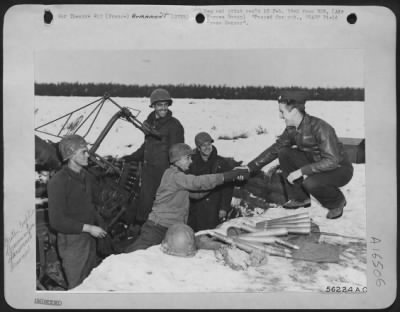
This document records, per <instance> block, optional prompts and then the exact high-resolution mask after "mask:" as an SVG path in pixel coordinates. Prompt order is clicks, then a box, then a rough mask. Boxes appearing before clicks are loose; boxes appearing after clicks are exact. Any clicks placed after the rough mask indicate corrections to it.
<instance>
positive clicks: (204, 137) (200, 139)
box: [194, 132, 214, 147]
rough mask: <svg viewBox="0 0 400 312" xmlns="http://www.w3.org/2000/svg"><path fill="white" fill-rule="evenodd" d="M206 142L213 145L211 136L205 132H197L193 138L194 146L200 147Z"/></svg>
mask: <svg viewBox="0 0 400 312" xmlns="http://www.w3.org/2000/svg"><path fill="white" fill-rule="evenodd" d="M206 142H211V143H214V140H213V138H212V137H211V135H209V134H208V133H207V132H199V133H198V134H196V136H195V137H194V143H195V144H196V146H198V147H199V146H201V145H203V144H204V143H206Z"/></svg>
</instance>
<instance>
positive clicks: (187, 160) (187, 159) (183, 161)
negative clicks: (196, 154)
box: [175, 155, 192, 171]
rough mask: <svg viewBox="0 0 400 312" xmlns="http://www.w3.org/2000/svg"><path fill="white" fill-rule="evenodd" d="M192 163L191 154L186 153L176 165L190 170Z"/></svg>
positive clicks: (184, 169)
mask: <svg viewBox="0 0 400 312" xmlns="http://www.w3.org/2000/svg"><path fill="white" fill-rule="evenodd" d="M191 163H192V157H191V155H186V156H183V157H181V159H179V160H178V161H177V162H176V163H175V165H176V166H178V167H179V168H181V170H183V171H187V170H189V167H190V164H191Z"/></svg>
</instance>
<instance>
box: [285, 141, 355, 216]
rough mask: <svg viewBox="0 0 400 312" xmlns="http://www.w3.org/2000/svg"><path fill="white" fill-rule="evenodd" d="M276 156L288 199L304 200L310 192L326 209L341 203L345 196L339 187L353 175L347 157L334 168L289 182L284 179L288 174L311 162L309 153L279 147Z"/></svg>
mask: <svg viewBox="0 0 400 312" xmlns="http://www.w3.org/2000/svg"><path fill="white" fill-rule="evenodd" d="M278 158H279V165H280V167H281V170H282V173H283V176H284V178H285V179H284V180H285V189H286V190H287V196H288V199H295V200H298V201H304V200H305V199H306V198H309V195H310V194H311V195H312V196H313V197H315V198H316V199H317V200H318V201H319V202H320V204H321V205H322V206H323V207H325V208H327V209H334V208H337V207H339V206H340V205H343V203H344V202H345V197H344V195H343V193H342V191H341V190H340V187H342V186H344V185H346V184H347V183H348V182H349V181H350V180H351V178H352V177H353V165H352V164H351V163H350V162H349V161H348V160H347V159H345V160H344V161H342V162H341V163H340V164H339V167H338V168H336V169H333V170H330V171H324V172H320V173H316V174H313V175H310V176H308V177H306V178H305V179H299V180H297V181H295V183H293V184H290V183H289V182H288V181H287V179H286V178H287V177H288V175H289V174H290V173H291V172H293V171H295V170H297V169H300V168H301V167H303V166H305V165H307V164H310V163H312V162H313V160H312V158H311V155H310V154H308V153H305V152H302V151H299V150H298V149H294V148H288V147H285V148H282V149H280V151H279V154H278Z"/></svg>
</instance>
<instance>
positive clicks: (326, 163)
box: [247, 91, 353, 219]
mask: <svg viewBox="0 0 400 312" xmlns="http://www.w3.org/2000/svg"><path fill="white" fill-rule="evenodd" d="M306 97H307V93H306V92H305V91H286V92H282V94H281V95H280V96H279V98H278V103H279V112H280V117H281V118H282V119H284V121H285V123H286V128H285V130H284V132H283V133H282V135H281V136H280V137H279V138H278V139H277V140H276V142H275V143H274V144H272V145H271V146H270V147H269V148H267V149H266V150H265V151H264V152H262V153H261V154H260V155H259V156H258V157H256V158H255V159H254V160H252V161H251V162H250V163H249V164H248V166H247V167H248V169H249V171H250V172H254V171H257V170H259V169H261V168H262V167H264V166H265V165H267V164H269V163H270V162H271V161H273V160H274V159H276V158H278V159H279V163H280V167H281V170H282V174H283V176H284V178H286V179H285V180H286V181H285V184H286V186H287V188H286V189H287V193H288V198H289V199H290V200H289V201H288V202H287V203H286V204H285V205H284V207H285V208H298V207H308V206H310V203H311V201H310V197H309V194H311V195H313V196H314V197H315V198H316V199H317V200H318V201H319V202H320V203H321V205H322V206H323V207H325V208H327V209H329V212H328V214H327V218H329V219H335V218H339V217H340V216H341V215H342V213H343V208H344V206H345V205H346V199H345V197H344V195H343V193H342V192H341V191H340V189H339V187H342V186H344V185H346V184H347V183H348V182H349V181H350V180H351V178H352V176H353V166H352V164H351V162H350V161H349V160H348V158H347V155H346V153H345V152H344V149H343V145H342V143H341V142H340V141H339V140H338V138H337V136H336V133H335V130H334V128H333V127H332V126H331V125H329V124H328V123H327V122H325V121H324V120H322V119H319V118H317V117H314V116H310V115H308V114H307V113H306V112H305V102H306ZM287 182H288V183H287Z"/></svg>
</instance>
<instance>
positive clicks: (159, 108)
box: [154, 102, 168, 118]
mask: <svg viewBox="0 0 400 312" xmlns="http://www.w3.org/2000/svg"><path fill="white" fill-rule="evenodd" d="M154 111H155V113H156V118H163V117H165V116H167V113H168V102H157V103H155V104H154Z"/></svg>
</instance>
